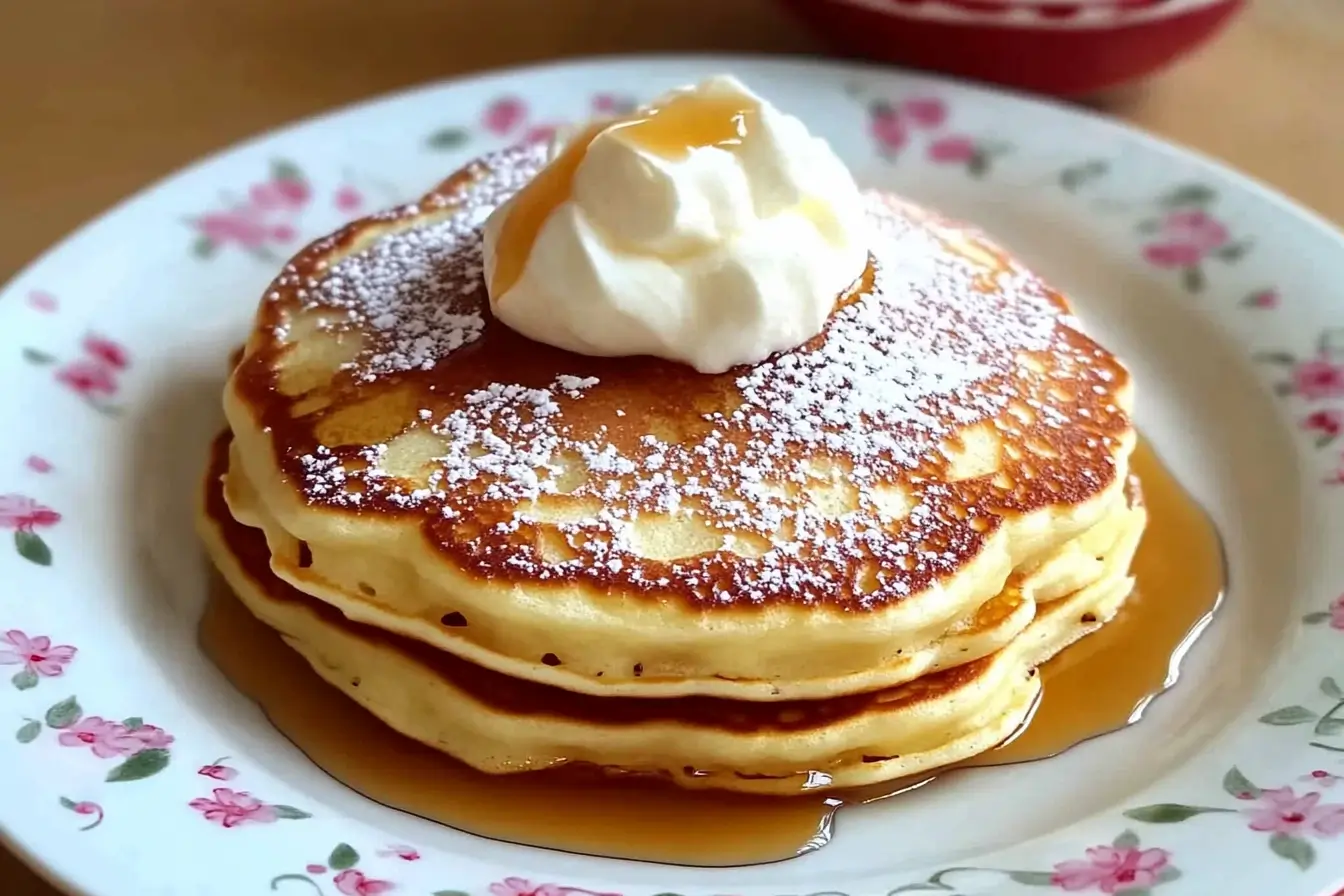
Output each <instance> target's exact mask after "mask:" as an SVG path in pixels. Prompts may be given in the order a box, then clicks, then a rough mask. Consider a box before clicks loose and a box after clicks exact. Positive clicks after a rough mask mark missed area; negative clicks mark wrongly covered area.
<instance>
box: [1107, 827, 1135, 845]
mask: <svg viewBox="0 0 1344 896" xmlns="http://www.w3.org/2000/svg"><path fill="white" fill-rule="evenodd" d="M1111 845H1112V846H1114V847H1115V848H1116V849H1135V848H1137V847H1138V845H1139V835H1138V834H1136V833H1134V832H1133V831H1131V830H1129V829H1125V830H1123V831H1121V832H1120V833H1119V835H1118V836H1116V838H1115V840H1113V841H1112V842H1111Z"/></svg>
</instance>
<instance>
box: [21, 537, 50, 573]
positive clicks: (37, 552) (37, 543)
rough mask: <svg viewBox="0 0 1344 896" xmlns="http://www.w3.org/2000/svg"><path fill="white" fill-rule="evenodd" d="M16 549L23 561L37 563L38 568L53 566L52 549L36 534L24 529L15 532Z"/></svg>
mask: <svg viewBox="0 0 1344 896" xmlns="http://www.w3.org/2000/svg"><path fill="white" fill-rule="evenodd" d="M14 548H15V549H16V550H17V551H18V552H19V556H20V557H22V558H23V559H25V560H27V561H29V562H31V563H36V564H37V565H38V566H50V565H51V548H49V547H47V543H46V542H45V541H43V540H42V536H41V535H38V534H37V533H36V532H28V531H26V530H24V529H15V530H14Z"/></svg>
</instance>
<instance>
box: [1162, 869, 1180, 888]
mask: <svg viewBox="0 0 1344 896" xmlns="http://www.w3.org/2000/svg"><path fill="white" fill-rule="evenodd" d="M1180 876H1181V869H1179V868H1173V867H1171V866H1170V865H1168V866H1167V867H1165V868H1163V869H1162V870H1161V871H1159V872H1157V882H1158V883H1160V884H1169V883H1171V882H1172V881H1173V880H1176V879H1177V878H1178V877H1180Z"/></svg>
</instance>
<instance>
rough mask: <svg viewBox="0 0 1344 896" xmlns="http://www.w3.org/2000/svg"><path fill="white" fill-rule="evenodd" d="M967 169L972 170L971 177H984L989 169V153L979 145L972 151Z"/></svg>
mask: <svg viewBox="0 0 1344 896" xmlns="http://www.w3.org/2000/svg"><path fill="white" fill-rule="evenodd" d="M966 170H967V171H968V172H970V175H971V177H984V176H985V174H986V172H988V171H989V155H988V154H987V153H986V152H985V151H984V150H983V149H980V148H979V147H977V148H976V150H975V152H973V153H971V158H970V160H969V161H967V162H966Z"/></svg>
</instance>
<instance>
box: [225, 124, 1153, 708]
mask: <svg viewBox="0 0 1344 896" xmlns="http://www.w3.org/2000/svg"><path fill="white" fill-rule="evenodd" d="M543 159H544V152H543V150H542V148H540V147H521V148H515V149H511V150H507V151H504V152H502V153H498V154H494V155H491V156H487V157H485V158H484V159H482V160H480V161H478V162H475V163H472V164H471V165H469V166H467V167H466V168H465V169H463V170H462V171H460V172H458V173H457V174H455V175H454V176H452V177H450V178H449V179H448V180H447V181H446V182H445V183H444V184H443V185H441V186H440V187H439V188H438V189H436V190H435V191H433V192H432V193H430V194H429V195H428V196H426V197H424V199H423V200H421V201H420V202H419V203H416V204H413V205H408V206H404V207H402V208H399V209H396V210H393V211H391V212H388V213H384V214H381V215H376V216H374V217H371V218H366V219H363V220H361V221H358V222H355V223H354V224H352V225H350V226H348V227H346V228H344V229H343V230H341V231H339V232H338V233H336V234H334V235H332V236H331V237H328V238H326V239H323V240H319V241H318V242H316V243H314V244H312V245H311V246H309V247H308V248H306V249H305V250H304V251H303V252H301V253H300V254H299V255H298V256H296V257H295V259H294V260H293V261H292V262H291V263H289V264H288V265H286V267H285V269H284V271H283V272H282V274H281V275H280V276H279V277H278V278H277V279H276V280H275V281H274V282H273V283H272V284H271V286H270V288H269V289H268V291H267V293H266V296H265V298H264V299H263V301H262V303H261V306H260V308H259V311H258V315H257V319H256V325H255V327H254V329H253V332H252V334H251V336H250V337H249V339H248V343H247V346H246V350H245V352H244V355H243V358H242V360H241V362H240V363H239V364H238V366H237V368H236V369H235V371H234V373H233V375H232V377H231V378H230V381H229V384H228V386H227V388H226V391H225V410H226V413H227V416H228V419H229V423H230V426H231V428H232V431H233V434H234V438H235V444H236V451H235V453H234V459H233V462H232V465H231V470H232V472H233V473H236V474H237V475H238V481H239V482H242V481H245V482H246V483H247V487H246V493H247V494H248V495H249V496H250V498H249V501H250V503H249V502H248V501H242V500H235V498H237V497H238V496H237V495H235V494H233V493H231V496H230V500H231V501H234V502H235V503H237V504H238V505H239V506H238V507H237V508H236V510H237V512H238V513H239V518H240V519H241V520H243V521H244V522H246V523H248V524H249V525H255V526H259V527H261V528H263V529H264V530H265V535H266V538H267V539H268V540H269V542H270V544H271V548H272V552H273V553H274V554H275V557H274V559H273V561H272V565H273V568H274V569H275V571H276V573H277V574H279V575H280V576H282V577H284V578H285V579H286V580H287V582H288V583H289V584H290V585H293V586H295V587H296V588H298V589H301V590H302V591H303V592H304V593H306V594H307V595H308V596H309V597H310V598H316V599H318V600H319V601H321V602H324V603H326V604H329V605H330V606H332V607H335V608H336V609H338V610H339V611H340V614H341V615H343V616H345V617H347V618H348V619H350V620H356V621H359V622H362V623H367V624H370V625H375V626H377V627H378V628H380V629H383V630H385V631H387V632H391V633H396V634H397V635H400V636H405V637H407V638H411V639H414V640H416V641H419V642H422V643H423V644H425V645H428V646H430V647H432V648H435V649H437V650H440V651H445V652H448V653H452V654H454V655H456V656H459V657H464V658H467V659H469V660H471V661H472V662H474V663H478V664H479V665H480V666H482V667H488V668H489V669H491V670H494V671H497V672H501V673H505V674H507V675H510V676H514V677H517V678H522V679H528V680H531V681H535V682H540V683H543V684H546V685H550V686H554V687H558V688H563V689H566V690H569V691H573V692H578V693H583V694H589V695H603V696H607V697H613V698H614V697H642V698H647V699H662V698H671V697H677V696H687V695H704V696H708V697H721V698H732V699H734V700H755V701H788V700H797V699H803V698H817V697H837V696H841V695H847V694H861V693H864V692H869V693H883V692H885V691H884V689H886V688H889V687H890V686H891V685H893V684H896V683H899V682H901V681H909V680H911V679H914V678H915V677H916V676H919V675H924V674H925V673H927V672H928V671H930V670H932V669H937V668H942V667H945V666H947V665H948V664H949V663H951V662H952V658H951V657H949V655H948V654H947V652H946V650H944V649H943V648H946V647H948V646H949V645H952V646H954V647H956V648H958V649H956V650H955V654H956V655H957V656H960V657H962V658H963V659H965V658H974V657H975V656H976V655H977V654H978V655H979V659H973V660H972V662H970V663H968V664H967V667H968V668H969V667H970V666H974V665H975V663H977V662H981V661H982V660H985V661H988V664H989V666H990V667H993V668H996V669H997V668H1007V667H1005V666H1004V665H1003V664H1004V663H1007V664H1008V665H1009V666H1011V667H1012V668H1015V669H1021V668H1029V667H1030V666H1031V665H1033V663H1032V662H1030V661H1029V660H1030V659H1031V658H1030V657H1018V658H1017V659H1014V660H1007V659H1002V660H1001V659H998V658H999V657H1001V656H1003V655H1004V654H1006V653H1008V652H1009V650H1010V648H1012V646H1013V645H1016V644H1018V641H1019V640H1021V639H1020V638H1018V637H1016V635H1017V634H1019V633H1021V632H1022V627H1023V626H1024V625H1025V624H1026V622H1025V619H1026V616H1025V614H1024V613H1020V614H1018V615H1017V616H1013V617H1012V620H1015V621H1012V622H1010V623H1003V624H1002V625H1000V626H999V627H998V628H997V629H995V634H993V635H992V636H985V637H982V638H980V640H979V641H978V642H977V646H976V647H974V648H968V649H967V650H966V651H964V652H963V651H961V650H960V649H959V648H960V647H961V646H962V643H961V642H952V641H949V640H948V639H949V638H952V637H954V636H955V635H956V633H958V632H961V633H963V634H964V631H965V627H964V624H963V623H964V620H967V619H974V618H975V616H976V614H977V613H979V612H981V611H982V609H984V608H986V607H991V608H992V607H994V606H999V605H994V604H992V601H993V600H994V599H995V598H996V596H998V595H1000V594H1002V593H1004V592H1005V588H1006V586H1007V583H1008V582H1009V579H1010V576H1012V575H1013V574H1014V571H1015V570H1022V571H1028V570H1029V571H1031V572H1032V573H1033V574H1034V575H1035V576H1036V577H1037V579H1038V581H1039V582H1040V586H1039V587H1038V592H1039V593H1041V594H1048V595H1050V596H1051V597H1053V598H1055V599H1056V600H1057V601H1068V600H1072V599H1073V597H1074V596H1076V595H1079V594H1083V593H1092V590H1095V589H1096V588H1099V587H1101V585H1100V583H1095V584H1089V585H1087V586H1086V587H1084V586H1082V585H1080V584H1079V583H1080V582H1087V581H1090V580H1091V579H1094V578H1095V577H1096V575H1097V574H1098V570H1097V568H1096V564H1097V563H1098V562H1100V561H1097V560H1095V559H1091V560H1089V559H1088V558H1089V556H1091V557H1093V558H1094V557H1095V555H1088V554H1087V553H1086V552H1079V551H1076V550H1066V546H1067V545H1069V544H1070V543H1071V542H1073V541H1074V540H1075V539H1078V538H1079V537H1080V536H1082V535H1083V534H1084V533H1087V532H1089V531H1091V530H1093V529H1094V528H1095V527H1097V526H1098V525H1099V524H1101V523H1102V522H1103V521H1104V520H1107V519H1109V518H1110V517H1113V516H1115V515H1116V514H1117V513H1123V510H1124V496H1123V490H1124V483H1125V480H1126V475H1127V470H1128V458H1129V454H1130V452H1131V451H1132V449H1133V446H1134V442H1135V435H1134V431H1133V427H1132V423H1131V421H1130V416H1129V412H1130V406H1131V391H1132V390H1131V383H1130V378H1129V376H1128V374H1127V372H1126V371H1125V369H1124V367H1123V366H1122V365H1121V364H1120V363H1119V362H1118V361H1117V360H1116V359H1115V358H1114V357H1113V356H1112V355H1111V354H1110V353H1109V352H1107V351H1106V350H1105V349H1104V348H1103V347H1101V346H1100V345H1098V344H1097V343H1096V342H1095V341H1093V340H1092V339H1091V338H1090V337H1088V336H1087V335H1086V334H1084V333H1083V332H1082V330H1081V329H1080V326H1079V324H1078V323H1077V321H1076V320H1075V319H1074V318H1073V316H1072V314H1071V311H1070V309H1069V305H1068V303H1067V302H1066V300H1065V299H1064V298H1063V297H1062V296H1060V295H1059V294H1058V293H1057V292H1055V291H1054V290H1052V289H1051V288H1049V287H1048V286H1047V285H1046V284H1045V283H1044V282H1043V281H1042V280H1041V279H1040V278H1039V277H1037V276H1036V275H1034V274H1032V273H1031V272H1030V271H1027V270H1026V269H1024V268H1023V267H1022V266H1020V265H1019V264H1017V263H1016V262H1015V261H1013V260H1012V259H1010V258H1008V257H1007V256H1006V255H1005V253H1003V252H1002V251H1001V250H999V249H998V248H997V247H995V246H994V245H993V244H992V243H990V242H989V241H988V240H987V239H985V238H984V237H983V236H981V235H980V234H978V233H976V232H974V231H972V230H969V229H967V228H964V227H962V226H960V225H956V224H953V223H951V222H948V221H945V220H942V219H940V218H938V217H936V216H934V215H932V214H930V213H928V212H926V211H924V210H922V209H919V208H917V207H915V206H913V205H910V204H908V203H905V202H902V201H899V200H896V199H893V198H891V197H888V196H883V195H879V194H874V195H872V196H871V201H870V214H871V217H872V221H873V224H874V227H875V231H876V233H877V238H876V243H875V245H874V248H873V252H872V256H871V258H870V263H869V267H868V270H867V271H866V273H865V275H864V277H863V278H862V279H861V281H860V282H859V283H858V284H856V286H855V288H854V289H853V290H851V291H850V292H849V293H847V294H846V295H844V296H842V297H840V300H839V303H838V305H839V307H838V308H837V311H836V312H835V313H834V314H833V315H832V319H831V321H830V323H829V324H828V326H827V328H826V330H825V331H824V332H823V333H822V334H820V335H819V336H817V337H816V338H814V339H813V340H811V341H809V342H808V343H805V344H804V345H802V346H799V347H798V348H796V349H793V350H791V351H787V352H783V353H780V354H778V355H776V356H773V357H772V358H770V359H768V360H767V361H765V362H762V363H761V364H758V365H755V366H753V367H749V368H738V369H735V370H732V371H729V372H728V373H726V374H723V375H703V374H698V373H695V372H694V371H692V370H691V369H690V368H686V367H682V366H680V365H676V364H672V363H669V362H665V361H661V360H657V359H653V358H593V357H586V356H580V355H575V354H571V353H568V352H564V351H561V350H558V349H554V348H551V347H549V346H545V345H541V344H538V343H534V342H531V341H529V340H527V339H525V338H523V337H521V336H519V335H518V334H516V333H514V332H513V331H512V330H510V329H508V328H507V327H505V326H503V325H502V324H500V323H499V322H498V321H496V320H495V319H493V318H492V317H491V315H490V312H489V307H488V301H487V297H486V294H485V289H484V283H483V277H482V267H481V255H480V225H481V223H482V222H483V220H484V218H485V217H486V215H488V213H489V211H490V210H491V209H493V208H494V207H495V206H497V205H498V204H499V203H500V202H502V201H503V200H505V199H507V198H508V197H509V196H510V195H512V194H513V193H514V192H516V190H517V189H518V188H519V186H521V185H522V184H523V183H525V182H526V181H527V179H528V178H530V177H531V176H532V175H533V174H534V173H535V172H536V171H537V170H538V168H539V166H540V164H541V163H542V161H543ZM230 478H231V480H232V479H233V476H231V477H230ZM238 491H239V492H241V491H243V489H242V488H241V486H240V487H239V489H238ZM244 505H246V506H244ZM1061 552H1062V553H1061ZM1066 595H1067V596H1066ZM1091 599H1093V598H1089V600H1091ZM1097 600H1100V599H1099V598H1098V599H1097ZM1103 603H1104V601H1103ZM1033 612H1034V611H1033ZM1009 616H1012V614H1009ZM1014 625H1016V626H1017V629H1016V631H1014V629H1013V626H1014ZM991 657H993V659H990V658H991ZM996 664H997V665H996ZM976 668H979V667H978V666H977V667H976ZM1009 678H1011V676H1005V677H1004V678H1003V680H1004V681H1007V680H1008V679H1009ZM984 680H987V679H984ZM1005 687H1006V688H1007V690H1005V692H1004V693H1005V694H1007V693H1013V694H1019V695H1020V693H1019V692H1023V689H1024V688H1026V689H1027V690H1029V688H1028V687H1027V686H1025V685H1021V684H1020V683H1018V684H1015V685H1014V686H1012V687H1008V686H1006V685H1005ZM1005 699H1006V698H1005ZM991 727H992V726H991Z"/></svg>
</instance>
